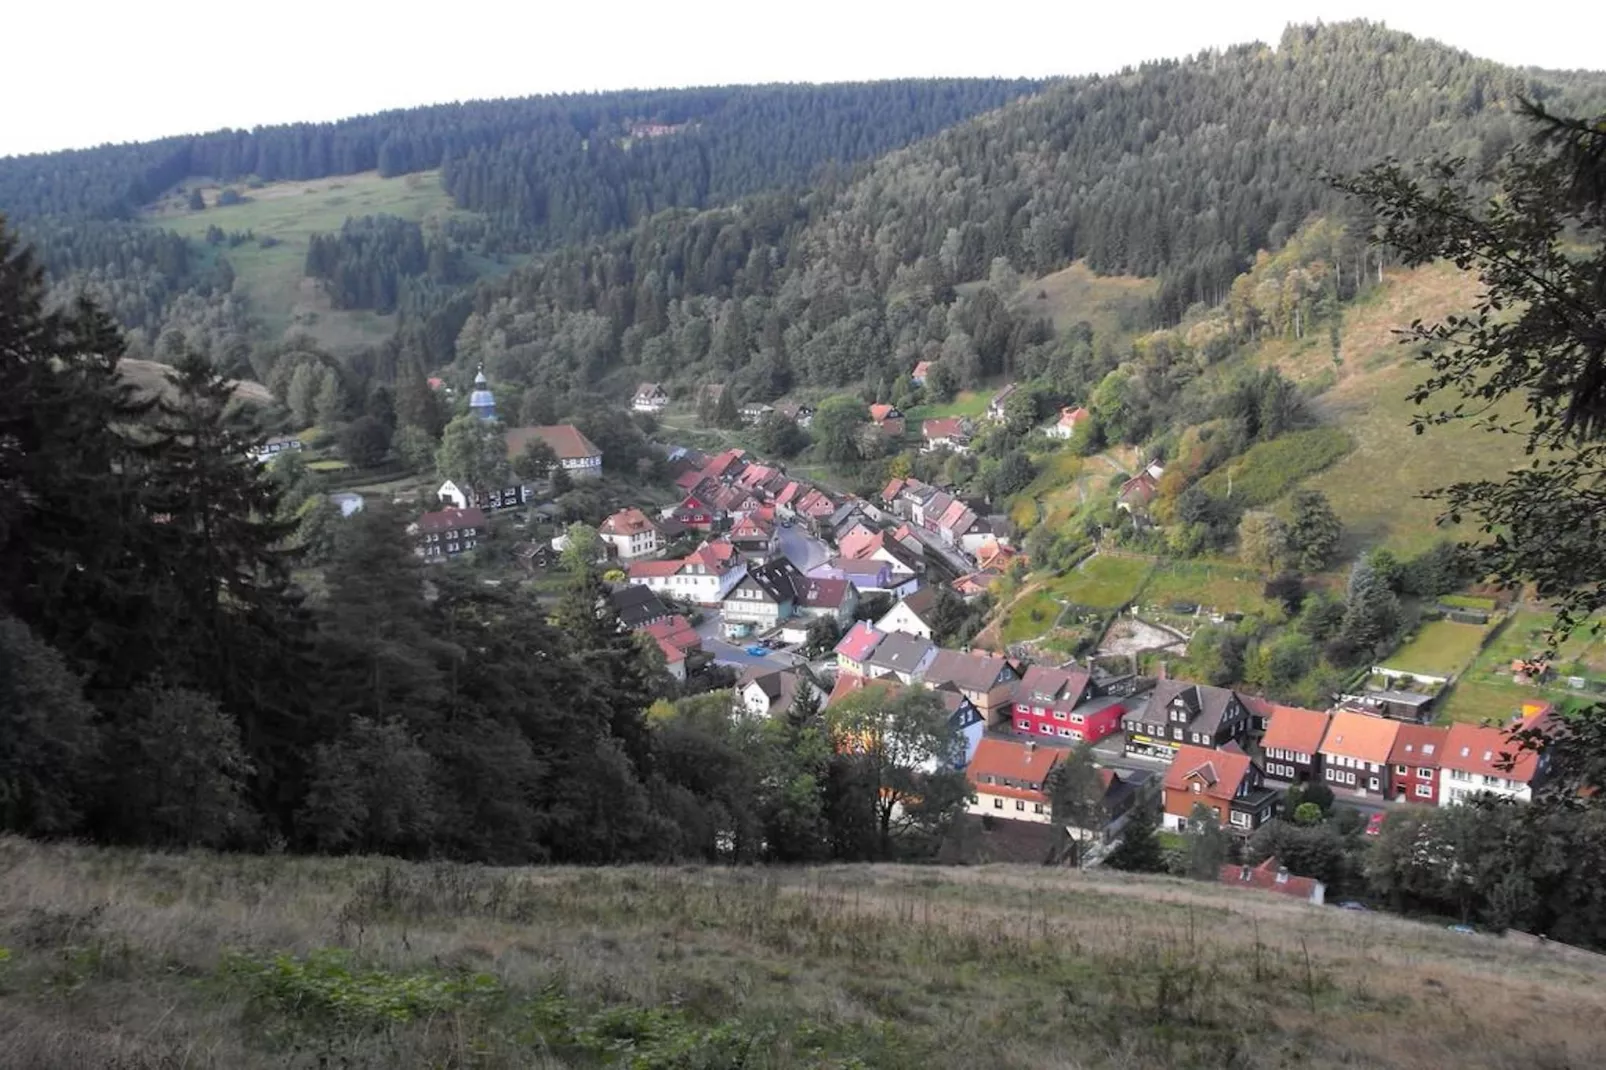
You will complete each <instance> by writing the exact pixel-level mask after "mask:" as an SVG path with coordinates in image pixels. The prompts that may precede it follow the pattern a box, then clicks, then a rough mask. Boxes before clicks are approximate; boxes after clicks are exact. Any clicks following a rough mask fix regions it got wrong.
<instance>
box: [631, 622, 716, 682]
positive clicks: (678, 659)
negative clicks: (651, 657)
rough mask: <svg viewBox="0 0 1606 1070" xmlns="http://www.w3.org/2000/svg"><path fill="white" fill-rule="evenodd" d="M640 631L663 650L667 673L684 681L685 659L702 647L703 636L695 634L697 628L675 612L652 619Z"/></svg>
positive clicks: (699, 650)
mask: <svg viewBox="0 0 1606 1070" xmlns="http://www.w3.org/2000/svg"><path fill="white" fill-rule="evenodd" d="M642 631H643V632H645V633H646V634H647V635H648V636H650V637H651V638H652V640H653V641H654V642H655V643H657V644H658V649H659V650H661V651H663V655H664V663H665V665H666V666H667V667H668V669H669V675H670V676H673V677H674V678H675V679H677V680H679V681H680V682H681V683H685V682H686V662H687V660H688V659H689V658H690V657H691V655H693V654H696V653H699V652H701V651H702V649H703V637H702V636H700V635H698V634H697V629H696V628H693V627H692V626H691V622H690V621H688V620H687V619H686V618H685V617H682V616H680V615H679V614H675V615H673V616H669V617H664V618H663V619H661V620H656V621H653V622H652V623H651V624H648V625H647V626H646V627H645V628H643V629H642Z"/></svg>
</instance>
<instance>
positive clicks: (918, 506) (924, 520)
mask: <svg viewBox="0 0 1606 1070" xmlns="http://www.w3.org/2000/svg"><path fill="white" fill-rule="evenodd" d="M953 504H954V496H953V495H952V494H949V493H948V492H947V491H945V490H938V491H933V492H932V493H930V494H928V495H921V496H920V497H917V498H915V499H914V500H912V501H911V502H910V503H909V519H911V520H913V521H914V522H915V523H916V524H919V525H920V526H921V527H923V528H925V529H926V530H927V531H936V530H937V519H938V518H939V517H940V516H942V515H943V513H945V512H947V511H948V508H949V506H951V505H953Z"/></svg>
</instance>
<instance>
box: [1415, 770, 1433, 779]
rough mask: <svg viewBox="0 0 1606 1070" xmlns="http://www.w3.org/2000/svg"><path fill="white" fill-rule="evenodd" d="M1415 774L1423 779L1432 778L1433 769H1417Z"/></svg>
mask: <svg viewBox="0 0 1606 1070" xmlns="http://www.w3.org/2000/svg"><path fill="white" fill-rule="evenodd" d="M1416 775H1417V776H1419V777H1421V778H1422V779H1423V780H1432V779H1433V770H1431V769H1418V770H1417V771H1416Z"/></svg>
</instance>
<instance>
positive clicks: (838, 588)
mask: <svg viewBox="0 0 1606 1070" xmlns="http://www.w3.org/2000/svg"><path fill="white" fill-rule="evenodd" d="M805 583H806V584H807V586H805V587H804V588H803V590H802V591H801V596H802V597H801V598H800V599H799V604H800V605H805V606H808V607H809V608H810V609H838V608H840V607H841V605H842V603H843V602H845V601H847V598H848V591H850V590H852V589H853V581H852V580H832V579H806V580H805Z"/></svg>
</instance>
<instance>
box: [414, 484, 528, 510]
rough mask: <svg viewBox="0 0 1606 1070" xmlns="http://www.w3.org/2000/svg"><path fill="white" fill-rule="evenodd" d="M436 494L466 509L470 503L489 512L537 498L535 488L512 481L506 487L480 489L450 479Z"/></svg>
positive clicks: (449, 502)
mask: <svg viewBox="0 0 1606 1070" xmlns="http://www.w3.org/2000/svg"><path fill="white" fill-rule="evenodd" d="M435 496H436V497H437V498H439V499H440V500H441V501H443V502H446V503H448V504H450V505H455V506H457V508H459V509H466V508H468V507H469V506H470V505H473V506H476V507H478V508H480V509H483V510H485V511H487V512H495V511H496V510H498V509H512V508H513V507H515V506H519V505H525V504H527V503H529V502H531V501H534V500H535V497H536V494H535V488H534V487H531V486H529V485H528V484H525V483H510V484H508V485H507V486H505V487H491V488H488V489H483V490H482V489H480V488H478V487H470V486H467V485H466V484H465V485H459V484H457V483H454V482H453V481H451V480H450V479H448V480H447V481H446V482H444V483H442V484H441V485H440V489H439V490H437V491H436V492H435Z"/></svg>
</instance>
